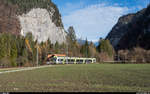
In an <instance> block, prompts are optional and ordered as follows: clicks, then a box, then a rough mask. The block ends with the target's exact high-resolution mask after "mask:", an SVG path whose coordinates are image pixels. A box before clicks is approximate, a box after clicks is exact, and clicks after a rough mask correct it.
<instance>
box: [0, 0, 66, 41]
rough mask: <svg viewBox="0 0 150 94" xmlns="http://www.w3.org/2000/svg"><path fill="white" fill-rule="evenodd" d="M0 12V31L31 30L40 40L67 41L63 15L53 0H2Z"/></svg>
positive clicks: (22, 32) (35, 37)
mask: <svg viewBox="0 0 150 94" xmlns="http://www.w3.org/2000/svg"><path fill="white" fill-rule="evenodd" d="M4 10H5V11H4ZM0 12H1V14H0V32H11V33H13V34H14V33H15V34H21V35H23V36H25V35H26V34H27V33H28V32H31V33H32V34H33V36H34V40H36V39H37V37H38V41H39V42H42V41H46V40H47V39H48V38H49V39H50V40H51V42H52V43H55V42H56V41H58V42H59V43H62V42H65V36H66V33H65V31H64V27H63V23H62V21H61V15H60V13H59V11H58V8H57V6H56V5H55V4H54V3H53V2H52V1H51V0H1V1H0Z"/></svg>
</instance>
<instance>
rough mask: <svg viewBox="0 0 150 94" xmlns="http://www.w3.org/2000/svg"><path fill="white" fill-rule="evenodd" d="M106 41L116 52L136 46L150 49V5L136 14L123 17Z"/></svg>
mask: <svg viewBox="0 0 150 94" xmlns="http://www.w3.org/2000/svg"><path fill="white" fill-rule="evenodd" d="M106 39H109V40H110V42H111V44H112V45H113V47H114V48H115V49H116V50H120V49H132V48H133V47H136V46H140V47H142V48H145V49H150V5H149V6H148V7H147V8H145V9H143V10H141V11H139V12H137V13H135V14H128V15H125V16H123V17H121V18H120V19H119V21H118V23H117V24H116V25H115V26H114V27H113V28H112V30H111V32H110V33H109V34H108V36H107V37H106Z"/></svg>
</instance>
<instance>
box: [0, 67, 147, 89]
mask: <svg viewBox="0 0 150 94" xmlns="http://www.w3.org/2000/svg"><path fill="white" fill-rule="evenodd" d="M20 91H23V92H124V91H126V92H127V91H129V92H140V91H141V92H144V91H145V92H147V91H149V92H150V64H81V65H80V64H79V65H57V66H54V67H46V68H41V69H35V70H28V71H21V72H14V73H5V74H0V92H20Z"/></svg>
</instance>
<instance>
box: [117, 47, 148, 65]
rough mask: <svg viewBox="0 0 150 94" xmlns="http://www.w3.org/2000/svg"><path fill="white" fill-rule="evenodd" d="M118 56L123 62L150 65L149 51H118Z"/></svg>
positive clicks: (137, 49) (138, 48) (137, 48)
mask: <svg viewBox="0 0 150 94" xmlns="http://www.w3.org/2000/svg"><path fill="white" fill-rule="evenodd" d="M118 56H119V58H120V60H121V61H123V62H132V63H150V50H145V49H143V48H140V47H135V48H134V49H131V50H119V51H118Z"/></svg>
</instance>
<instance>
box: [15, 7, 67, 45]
mask: <svg viewBox="0 0 150 94" xmlns="http://www.w3.org/2000/svg"><path fill="white" fill-rule="evenodd" d="M52 15H53V13H49V12H48V11H47V10H46V9H41V8H36V9H32V10H31V11H29V12H28V13H27V14H23V15H21V16H18V17H19V21H20V24H21V34H22V35H24V36H25V35H26V34H27V33H28V32H31V33H32V34H33V36H34V39H35V40H36V39H38V42H42V41H43V42H45V41H46V40H48V38H49V39H50V40H51V42H52V43H55V42H56V41H58V42H59V43H63V42H65V39H66V38H65V36H66V33H65V31H64V29H63V28H62V27H57V26H56V25H55V24H54V23H53V22H52Z"/></svg>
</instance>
